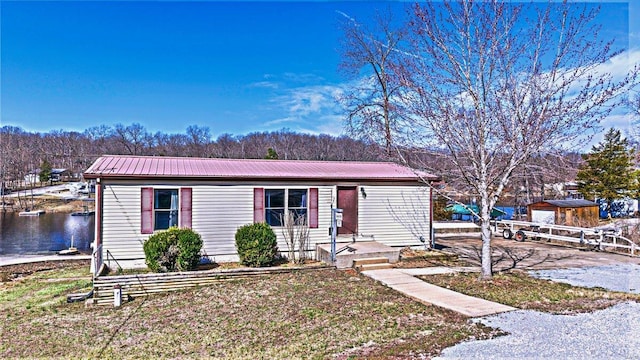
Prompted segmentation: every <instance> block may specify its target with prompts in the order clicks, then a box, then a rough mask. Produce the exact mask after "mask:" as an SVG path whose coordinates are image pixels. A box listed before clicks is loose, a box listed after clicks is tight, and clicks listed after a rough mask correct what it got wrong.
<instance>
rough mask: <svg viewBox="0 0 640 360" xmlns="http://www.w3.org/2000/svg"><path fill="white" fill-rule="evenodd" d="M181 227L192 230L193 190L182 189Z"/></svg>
mask: <svg viewBox="0 0 640 360" xmlns="http://www.w3.org/2000/svg"><path fill="white" fill-rule="evenodd" d="M180 227H183V228H188V229H191V188H181V189H180Z"/></svg>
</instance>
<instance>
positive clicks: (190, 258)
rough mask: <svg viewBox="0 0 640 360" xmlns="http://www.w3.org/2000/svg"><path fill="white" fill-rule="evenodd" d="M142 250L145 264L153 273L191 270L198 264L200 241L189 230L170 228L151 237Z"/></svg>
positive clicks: (195, 234) (197, 236) (198, 236)
mask: <svg viewBox="0 0 640 360" xmlns="http://www.w3.org/2000/svg"><path fill="white" fill-rule="evenodd" d="M143 249H144V255H145V262H146V264H147V266H148V267H149V269H151V270H152V271H154V272H168V271H187V270H193V269H195V268H196V267H197V266H198V263H199V262H200V249H202V239H201V238H200V235H198V233H196V232H195V231H193V230H191V229H179V228H177V227H172V228H169V229H168V230H165V231H159V232H157V233H155V234H153V235H151V236H150V237H149V238H148V239H147V240H146V241H145V242H144V245H143Z"/></svg>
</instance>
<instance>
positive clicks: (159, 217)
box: [153, 189, 178, 230]
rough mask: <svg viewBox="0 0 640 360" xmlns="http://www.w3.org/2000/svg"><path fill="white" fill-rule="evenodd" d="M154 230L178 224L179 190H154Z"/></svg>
mask: <svg viewBox="0 0 640 360" xmlns="http://www.w3.org/2000/svg"><path fill="white" fill-rule="evenodd" d="M153 212H154V222H153V224H154V226H153V229H154V230H165V229H168V228H170V227H172V226H178V190H177V189H155V190H154V192H153Z"/></svg>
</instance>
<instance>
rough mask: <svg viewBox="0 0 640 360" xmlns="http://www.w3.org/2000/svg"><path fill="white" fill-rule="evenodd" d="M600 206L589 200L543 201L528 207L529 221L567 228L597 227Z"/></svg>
mask: <svg viewBox="0 0 640 360" xmlns="http://www.w3.org/2000/svg"><path fill="white" fill-rule="evenodd" d="M598 214H599V206H598V204H596V203H594V202H592V201H588V200H581V199H575V200H543V201H539V202H536V203H533V204H529V205H527V216H528V218H529V221H532V222H540V223H546V224H556V225H567V226H585V227H590V226H595V225H597V224H598V218H599V217H598Z"/></svg>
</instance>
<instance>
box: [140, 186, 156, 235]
mask: <svg viewBox="0 0 640 360" xmlns="http://www.w3.org/2000/svg"><path fill="white" fill-rule="evenodd" d="M140 198H141V206H140V207H141V212H140V232H141V233H142V234H153V188H150V187H145V188H142V193H141V197H140Z"/></svg>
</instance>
